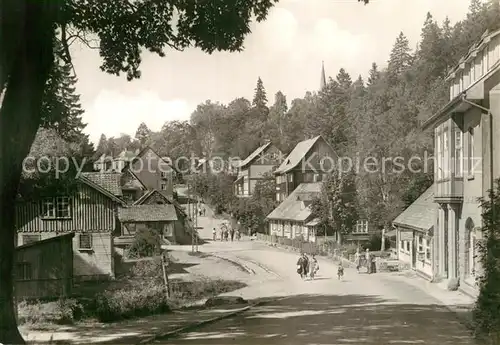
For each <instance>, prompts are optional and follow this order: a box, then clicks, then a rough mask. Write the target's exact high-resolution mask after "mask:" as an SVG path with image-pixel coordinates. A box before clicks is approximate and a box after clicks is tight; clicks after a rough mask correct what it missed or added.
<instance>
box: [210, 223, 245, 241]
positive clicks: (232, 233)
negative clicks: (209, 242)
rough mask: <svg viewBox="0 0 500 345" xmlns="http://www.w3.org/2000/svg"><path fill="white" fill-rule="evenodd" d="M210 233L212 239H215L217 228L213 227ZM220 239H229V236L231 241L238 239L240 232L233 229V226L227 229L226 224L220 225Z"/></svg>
mask: <svg viewBox="0 0 500 345" xmlns="http://www.w3.org/2000/svg"><path fill="white" fill-rule="evenodd" d="M212 235H213V240H214V241H217V230H216V229H215V228H213V230H212ZM219 238H220V240H221V241H229V238H231V241H234V239H235V238H236V240H238V241H239V240H240V239H241V233H240V232H239V230H235V229H233V228H231V229H229V228H228V227H227V226H222V227H221V229H220V237H219Z"/></svg>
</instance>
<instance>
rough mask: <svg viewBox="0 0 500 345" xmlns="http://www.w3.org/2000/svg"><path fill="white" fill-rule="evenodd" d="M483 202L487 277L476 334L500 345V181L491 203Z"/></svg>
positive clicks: (484, 277) (481, 249)
mask: <svg viewBox="0 0 500 345" xmlns="http://www.w3.org/2000/svg"><path fill="white" fill-rule="evenodd" d="M480 201H481V207H482V209H483V212H482V218H483V224H484V226H483V228H482V229H481V230H482V233H483V240H482V241H480V243H479V244H478V250H479V257H480V261H481V267H482V270H483V272H482V273H483V274H482V275H481V277H480V278H479V279H478V280H479V296H478V299H477V301H476V305H475V307H474V311H473V320H474V328H475V329H474V331H475V332H474V333H475V336H476V338H478V339H479V340H480V342H481V343H483V344H500V313H499V312H498V311H499V310H500V264H499V263H500V228H499V225H500V179H498V180H496V190H490V198H489V200H485V199H484V198H481V199H480Z"/></svg>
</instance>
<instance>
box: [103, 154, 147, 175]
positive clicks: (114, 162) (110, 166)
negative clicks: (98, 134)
mask: <svg viewBox="0 0 500 345" xmlns="http://www.w3.org/2000/svg"><path fill="white" fill-rule="evenodd" d="M138 154H139V150H136V151H127V150H123V151H122V152H120V153H119V154H118V156H116V157H111V156H107V155H106V154H102V155H101V157H99V158H98V159H97V160H96V161H95V162H94V170H96V171H100V172H121V171H122V170H123V168H124V167H125V165H127V164H128V163H129V162H131V161H132V160H133V159H134V158H135V157H136V156H137V155H138Z"/></svg>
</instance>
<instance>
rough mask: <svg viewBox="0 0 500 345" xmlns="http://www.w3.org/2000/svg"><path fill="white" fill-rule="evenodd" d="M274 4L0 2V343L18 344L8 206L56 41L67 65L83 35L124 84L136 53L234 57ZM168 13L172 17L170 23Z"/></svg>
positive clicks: (37, 119)
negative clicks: (93, 39)
mask: <svg viewBox="0 0 500 345" xmlns="http://www.w3.org/2000/svg"><path fill="white" fill-rule="evenodd" d="M275 2H276V1H274V0H264V1H249V2H245V3H244V4H240V6H229V5H232V4H233V3H232V2H229V1H228V0H216V1H211V2H206V1H187V2H171V1H164V2H153V1H150V0H138V1H134V2H129V1H115V2H103V1H83V0H75V1H26V0H15V1H14V0H7V1H4V2H2V5H1V6H2V10H1V11H0V23H2V24H1V25H2V36H1V38H0V46H1V47H2V49H1V52H0V94H2V95H3V96H4V97H3V102H2V105H1V109H0V131H1V135H0V147H1V148H2V149H1V150H2V154H1V156H2V159H3V162H7V163H6V164H2V167H1V168H0V180H1V181H2V182H3V183H2V186H1V189H0V207H1V209H2V211H3V215H4V217H2V218H1V219H0V227H1V228H2V233H1V240H0V275H1V276H2V277H3V279H2V282H1V283H0V325H2V327H1V328H0V342H1V343H7V344H12V343H15V344H20V343H24V341H23V339H22V337H21V335H20V333H19V331H18V329H17V327H16V321H15V317H14V306H13V302H12V297H13V284H12V276H13V275H12V267H13V258H14V236H15V228H14V224H15V221H14V215H15V210H14V207H15V206H14V205H15V203H14V201H15V198H16V195H17V186H18V185H19V180H20V176H21V168H22V161H23V159H24V157H26V155H27V154H28V153H29V149H30V146H31V144H32V142H33V140H34V138H35V135H36V132H37V130H38V127H39V126H40V124H41V122H42V118H41V113H40V109H41V106H42V103H43V97H44V88H45V85H46V84H47V80H48V79H49V77H50V73H51V71H52V68H53V62H54V53H55V51H54V39H55V37H57V39H59V40H60V41H61V44H62V46H63V49H62V51H63V52H62V53H61V54H62V58H63V60H64V61H66V62H68V63H70V62H71V57H70V54H69V48H68V44H69V43H68V40H71V39H73V38H77V39H80V40H82V41H84V42H86V43H88V42H87V41H86V39H85V37H84V36H83V34H82V33H91V34H94V35H95V36H97V37H98V38H99V41H100V56H101V57H102V58H103V60H104V61H103V64H102V65H101V69H102V70H103V71H105V72H108V73H112V74H115V75H120V74H121V73H125V74H126V75H127V79H128V80H132V79H134V78H138V77H140V70H139V68H140V62H141V50H143V49H147V50H149V51H151V52H154V53H157V54H158V55H160V56H164V55H165V53H164V50H163V49H164V48H165V47H170V48H173V49H178V50H182V49H183V48H186V47H188V46H196V47H198V48H201V49H202V50H203V51H204V52H208V53H212V52H213V51H215V50H226V51H238V50H241V49H242V46H243V40H244V37H245V36H246V35H247V34H248V33H249V32H250V26H249V23H250V21H251V19H252V18H253V16H255V18H256V19H257V21H262V20H264V19H265V18H266V15H267V13H268V11H269V9H270V8H271V7H272V6H273V4H274V3H275ZM174 13H176V14H178V15H176V16H175V20H174Z"/></svg>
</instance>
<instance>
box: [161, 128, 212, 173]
mask: <svg viewBox="0 0 500 345" xmlns="http://www.w3.org/2000/svg"><path fill="white" fill-rule="evenodd" d="M160 134H161V140H160V141H159V142H160V143H161V145H162V146H161V147H155V145H153V147H155V148H156V150H157V152H161V155H163V156H167V157H169V158H170V159H171V160H172V162H174V164H175V165H176V168H178V169H181V170H183V171H186V170H189V169H190V168H191V164H192V162H191V158H192V157H191V155H194V156H195V157H199V156H200V155H201V150H202V148H201V145H200V142H199V141H198V140H197V138H196V129H195V128H194V127H193V126H191V125H190V124H189V123H188V122H187V121H170V122H166V123H165V124H164V125H163V127H162V129H161V132H160ZM156 142H158V141H156ZM182 157H185V158H187V159H189V161H187V160H186V159H184V158H182ZM181 158H182V159H181Z"/></svg>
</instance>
